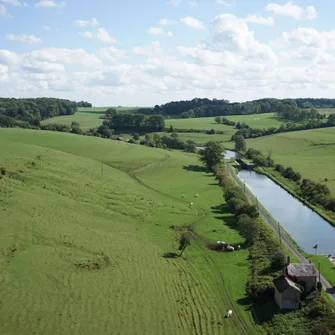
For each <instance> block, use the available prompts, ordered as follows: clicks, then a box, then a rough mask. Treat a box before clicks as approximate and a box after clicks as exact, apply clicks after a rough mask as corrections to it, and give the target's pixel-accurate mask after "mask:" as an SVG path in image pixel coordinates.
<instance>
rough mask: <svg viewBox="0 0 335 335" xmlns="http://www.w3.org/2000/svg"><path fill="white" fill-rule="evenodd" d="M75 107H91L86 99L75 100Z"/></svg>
mask: <svg viewBox="0 0 335 335" xmlns="http://www.w3.org/2000/svg"><path fill="white" fill-rule="evenodd" d="M77 107H89V108H91V107H92V104H91V103H90V102H87V101H79V102H77Z"/></svg>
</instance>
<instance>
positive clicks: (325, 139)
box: [247, 127, 335, 195]
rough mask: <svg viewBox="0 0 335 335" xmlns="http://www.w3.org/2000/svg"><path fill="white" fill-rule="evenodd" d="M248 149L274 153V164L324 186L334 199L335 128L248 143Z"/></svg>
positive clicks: (257, 139) (249, 140) (265, 138)
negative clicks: (294, 171)
mask: <svg viewBox="0 0 335 335" xmlns="http://www.w3.org/2000/svg"><path fill="white" fill-rule="evenodd" d="M247 147H248V148H255V149H258V150H261V151H262V152H264V153H265V154H268V153H271V155H272V158H273V159H274V161H275V163H277V164H282V165H285V166H291V167H292V168H293V169H294V170H296V171H298V172H300V173H301V175H302V176H303V178H309V179H312V180H314V181H320V182H324V183H325V184H326V185H327V186H328V187H329V189H330V190H331V192H332V194H333V195H335V168H334V163H335V158H334V157H335V127H331V128H323V129H312V130H305V131H296V132H289V133H281V134H276V135H272V136H266V137H260V138H256V139H248V140H247Z"/></svg>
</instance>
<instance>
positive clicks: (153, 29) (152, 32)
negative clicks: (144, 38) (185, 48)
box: [147, 27, 173, 37]
mask: <svg viewBox="0 0 335 335" xmlns="http://www.w3.org/2000/svg"><path fill="white" fill-rule="evenodd" d="M147 33H148V34H150V35H154V36H157V35H163V36H170V37H171V36H173V34H172V32H171V31H168V32H165V31H164V30H163V28H161V27H150V28H149V29H148V30H147Z"/></svg>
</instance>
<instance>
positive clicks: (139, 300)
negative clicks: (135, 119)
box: [0, 128, 261, 335]
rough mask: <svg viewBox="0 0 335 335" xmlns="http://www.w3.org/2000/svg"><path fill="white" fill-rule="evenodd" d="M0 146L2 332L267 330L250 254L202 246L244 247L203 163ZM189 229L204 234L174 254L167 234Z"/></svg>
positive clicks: (49, 138) (22, 144)
mask: <svg viewBox="0 0 335 335" xmlns="http://www.w3.org/2000/svg"><path fill="white" fill-rule="evenodd" d="M0 145H1V149H2V150H1V151H0V165H1V166H3V167H5V169H6V174H5V175H4V176H2V179H0V204H1V206H0V208H1V210H0V249H1V251H2V252H1V254H0V301H1V302H2V303H1V304H0V322H1V333H2V334H93V333H96V334H111V333H113V334H157V333H160V334H223V333H224V334H228V335H229V334H259V333H261V329H260V328H259V327H258V326H256V325H255V324H254V322H253V320H252V315H251V312H250V311H249V310H248V306H247V305H246V304H245V299H244V298H245V297H244V292H245V285H246V282H247V279H248V276H249V262H248V251H247V250H240V251H237V252H233V253H220V254H219V253H214V252H212V251H209V250H208V249H206V248H205V242H206V241H216V240H225V241H227V242H230V243H234V242H243V241H242V239H241V237H240V236H239V235H238V234H237V232H236V231H235V230H234V229H233V228H231V224H232V223H233V220H234V219H233V217H232V215H231V214H229V213H226V214H222V213H220V214H217V213H215V212H213V210H212V209H211V207H212V206H213V205H215V206H217V205H220V204H222V203H223V201H224V200H223V197H222V191H221V189H220V187H218V185H217V183H216V181H215V179H214V178H213V176H212V175H211V174H208V173H206V172H204V171H202V170H201V169H198V168H196V167H197V165H198V164H199V163H198V159H197V157H196V155H193V154H185V153H182V152H173V151H164V150H160V149H153V148H147V147H142V146H136V145H131V144H127V143H121V142H118V141H110V140H104V139H100V138H93V137H84V136H78V135H72V134H67V133H64V134H63V133H54V132H44V131H33V130H24V129H13V128H8V129H7V128H6V129H5V128H2V129H0ZM196 193H198V194H199V197H198V198H196V197H195V194H196ZM181 194H185V198H184V199H182V198H181ZM190 202H193V203H194V206H190ZM188 224H194V226H195V229H196V232H197V234H198V235H197V236H198V237H197V238H196V240H194V241H193V242H192V244H191V246H190V247H188V248H187V249H186V251H185V252H184V254H183V257H181V258H179V257H175V253H176V252H177V248H178V240H177V239H178V233H177V232H176V231H175V230H173V229H171V228H170V226H171V225H174V226H183V225H188ZM229 309H232V310H233V311H234V316H233V318H231V319H225V315H226V313H227V311H228V310H229Z"/></svg>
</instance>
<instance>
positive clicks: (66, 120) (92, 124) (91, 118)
mask: <svg viewBox="0 0 335 335" xmlns="http://www.w3.org/2000/svg"><path fill="white" fill-rule="evenodd" d="M102 115H103V114H99V113H92V114H89V113H82V112H77V113H75V114H73V115H64V116H56V117H53V118H50V119H46V120H43V121H42V122H41V124H42V125H45V124H65V125H67V126H70V125H71V123H72V122H73V121H76V122H78V123H79V125H80V127H81V129H83V130H89V129H90V128H97V127H99V126H100V125H101V124H102V122H103V120H102V119H100V117H101V116H102Z"/></svg>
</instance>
